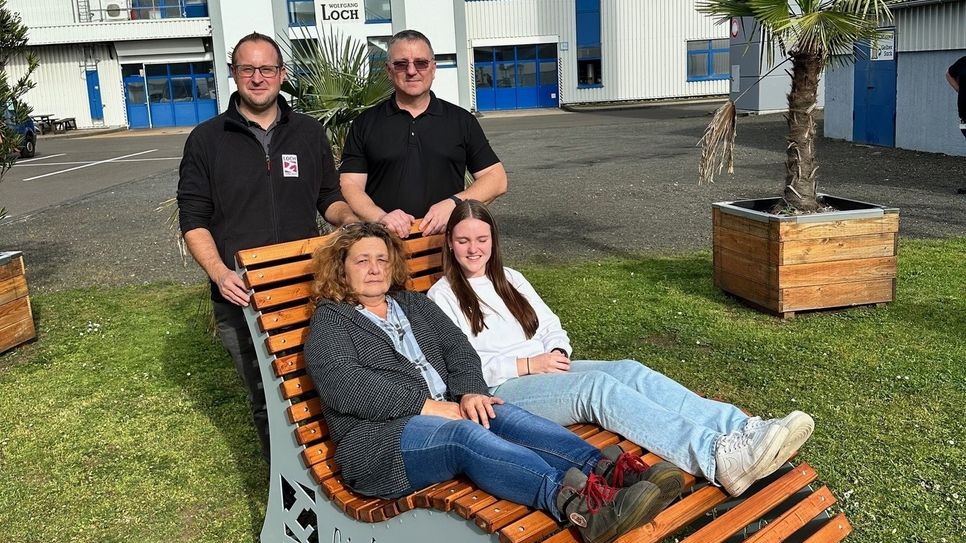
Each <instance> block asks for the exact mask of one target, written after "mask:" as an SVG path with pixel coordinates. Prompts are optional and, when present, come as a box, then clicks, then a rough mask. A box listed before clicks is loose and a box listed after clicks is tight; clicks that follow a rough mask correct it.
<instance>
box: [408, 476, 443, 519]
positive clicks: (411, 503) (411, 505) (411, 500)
mask: <svg viewBox="0 0 966 543" xmlns="http://www.w3.org/2000/svg"><path fill="white" fill-rule="evenodd" d="M448 482H449V481H443V482H441V483H436V484H434V485H429V486H427V487H426V488H424V489H422V490H418V491H416V492H413V493H412V494H409V495H406V496H403V497H401V498H399V499H398V500H396V505H397V506H398V507H399V511H400V512H405V511H409V510H412V509H415V508H417V507H420V506H419V505H418V504H417V503H416V501H417V500H418V499H421V496H424V495H426V494H432V493H433V492H435V491H436V490H438V489H439V488H440V487H441V486H443V485H445V484H446V483H448ZM422 503H425V502H422Z"/></svg>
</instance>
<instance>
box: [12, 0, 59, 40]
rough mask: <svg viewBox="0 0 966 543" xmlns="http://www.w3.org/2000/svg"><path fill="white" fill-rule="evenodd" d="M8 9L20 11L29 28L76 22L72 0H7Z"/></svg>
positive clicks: (15, 11)
mask: <svg viewBox="0 0 966 543" xmlns="http://www.w3.org/2000/svg"><path fill="white" fill-rule="evenodd" d="M7 9H9V10H10V11H12V12H14V13H19V14H20V17H21V18H22V19H23V22H24V24H25V25H27V28H31V27H36V26H49V25H63V24H71V23H74V22H76V17H75V11H74V10H75V8H74V2H72V1H71V0H7ZM27 36H28V38H29V37H30V34H28V35H27Z"/></svg>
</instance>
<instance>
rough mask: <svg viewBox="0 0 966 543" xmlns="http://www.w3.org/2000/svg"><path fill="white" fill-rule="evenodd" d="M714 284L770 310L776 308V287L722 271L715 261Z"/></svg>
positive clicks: (775, 309)
mask: <svg viewBox="0 0 966 543" xmlns="http://www.w3.org/2000/svg"><path fill="white" fill-rule="evenodd" d="M714 286H716V287H718V288H720V289H722V290H725V291H727V292H730V293H732V294H735V295H737V296H740V297H742V298H744V299H746V300H748V301H750V302H752V303H755V304H758V305H760V306H762V307H765V308H767V309H770V310H772V311H777V310H778V289H773V288H771V287H769V286H768V285H766V284H763V283H758V282H756V281H753V280H751V279H749V278H747V277H742V276H741V275H738V274H734V273H730V272H727V271H724V269H723V268H719V267H718V265H717V261H715V270H714Z"/></svg>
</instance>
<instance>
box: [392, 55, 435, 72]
mask: <svg viewBox="0 0 966 543" xmlns="http://www.w3.org/2000/svg"><path fill="white" fill-rule="evenodd" d="M432 62H433V61H432V60H426V59H424V58H421V59H418V60H414V61H412V65H413V68H416V71H417V72H425V71H426V70H428V69H429V65H430V64H431V63H432ZM409 64H410V61H408V60H396V61H393V62H391V63H390V64H389V65H390V66H392V69H393V71H396V72H400V73H402V72H406V71H408V70H409Z"/></svg>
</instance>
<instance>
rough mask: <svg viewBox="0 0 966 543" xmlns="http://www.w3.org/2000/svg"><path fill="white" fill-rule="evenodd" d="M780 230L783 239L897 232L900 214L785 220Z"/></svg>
mask: <svg viewBox="0 0 966 543" xmlns="http://www.w3.org/2000/svg"><path fill="white" fill-rule="evenodd" d="M778 231H779V236H780V239H781V240H782V241H789V240H796V239H822V238H835V237H839V236H863V235H867V234H885V233H896V232H898V231H899V215H898V214H891V213H887V214H885V215H883V216H882V217H876V218H870V219H846V220H839V221H821V222H807V223H795V222H783V223H781V226H779V227H778Z"/></svg>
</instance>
